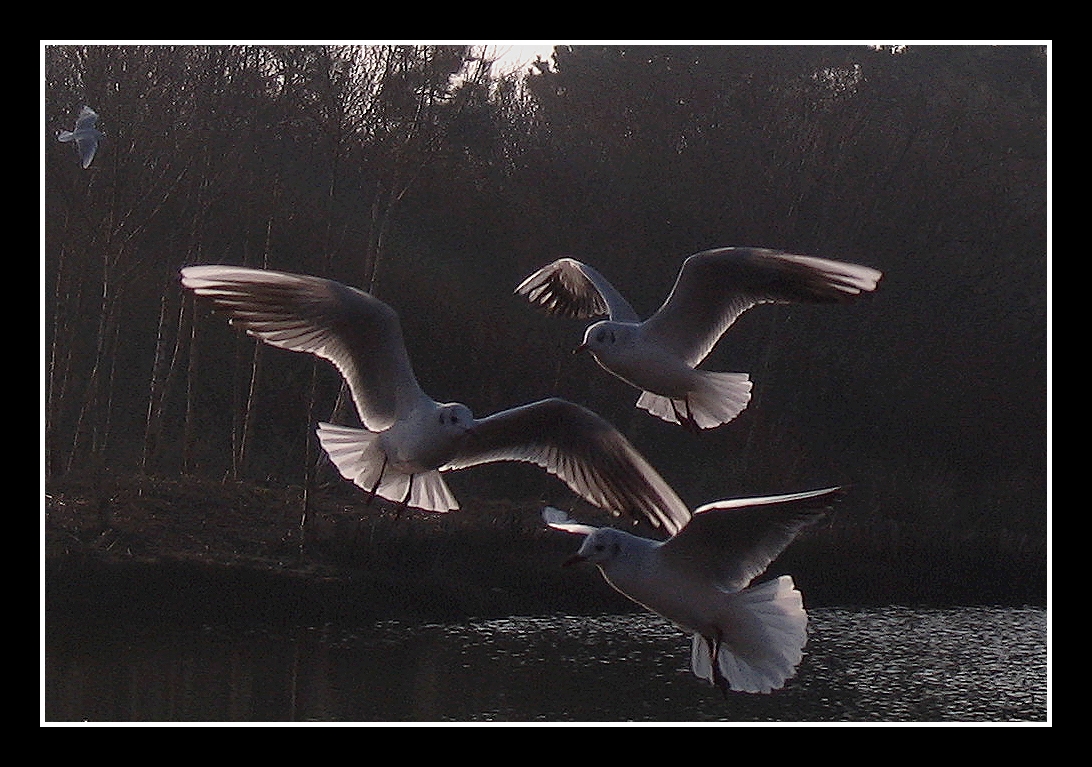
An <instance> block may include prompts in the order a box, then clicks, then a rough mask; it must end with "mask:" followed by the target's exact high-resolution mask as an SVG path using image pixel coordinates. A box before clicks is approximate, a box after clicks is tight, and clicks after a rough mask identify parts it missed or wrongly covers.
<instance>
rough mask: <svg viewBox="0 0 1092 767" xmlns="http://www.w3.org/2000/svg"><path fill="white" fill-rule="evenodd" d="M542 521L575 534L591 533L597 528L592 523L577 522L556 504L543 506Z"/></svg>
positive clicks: (554, 527) (549, 525) (555, 528)
mask: <svg viewBox="0 0 1092 767" xmlns="http://www.w3.org/2000/svg"><path fill="white" fill-rule="evenodd" d="M542 521H543V522H545V523H546V525H547V526H548V527H552V528H553V529H554V530H563V531H565V532H566V533H574V534H576V535H591V534H592V533H594V532H595V531H596V530H598V529H599V528H598V527H595V526H593V525H584V524H581V523H580V522H577V521H576V520H575V519H573V518H572V517H570V516H569V515H568V514H567V513H565V512H564V511H562V510H561V509H559V508H557V507H556V506H544V507H543V509H542Z"/></svg>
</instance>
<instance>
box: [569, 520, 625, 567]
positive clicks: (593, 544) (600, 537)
mask: <svg viewBox="0 0 1092 767" xmlns="http://www.w3.org/2000/svg"><path fill="white" fill-rule="evenodd" d="M625 535H626V534H625V533H623V532H622V531H620V530H615V529H614V528H613V527H601V528H599V529H598V530H596V531H595V532H594V533H591V534H590V535H589V536H588V537H587V538H585V539H584V543H583V544H582V545H581V546H580V550H579V551H578V552H576V553H575V554H573V555H572V556H571V557H569V558H568V559H566V560H565V562H564V564H566V565H573V564H576V563H577V562H591V563H592V564H594V565H604V564H606V563H608V562H610V561H611V560H612V559H614V558H615V557H617V556H618V554H619V553H620V552H621V551H622V543H623V540H624V536H625Z"/></svg>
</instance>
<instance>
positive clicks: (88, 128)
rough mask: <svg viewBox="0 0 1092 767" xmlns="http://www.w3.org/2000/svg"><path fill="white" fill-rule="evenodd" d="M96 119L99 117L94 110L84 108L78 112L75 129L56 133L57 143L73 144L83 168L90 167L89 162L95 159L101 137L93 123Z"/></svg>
mask: <svg viewBox="0 0 1092 767" xmlns="http://www.w3.org/2000/svg"><path fill="white" fill-rule="evenodd" d="M98 119H99V116H98V115H97V114H96V113H95V110H93V109H91V107H87V106H85V107H83V108H82V109H81V110H80V114H79V116H78V117H77V118H76V127H75V129H73V130H70V131H67V130H63V131H58V133H57V140H58V141H63V142H65V143H70V142H75V144H76V151H78V152H79V154H80V164H81V165H82V166H83V167H84V168H89V167H90V166H91V161H92V160H94V159H95V151H96V150H97V149H98V147H99V139H101V138H102V136H103V133H102V131H100V130H98V129H97V128H95V122H96V121H97V120H98Z"/></svg>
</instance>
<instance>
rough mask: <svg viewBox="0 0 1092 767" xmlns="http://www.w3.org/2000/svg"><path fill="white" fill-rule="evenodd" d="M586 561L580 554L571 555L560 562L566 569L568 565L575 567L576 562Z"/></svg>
mask: <svg viewBox="0 0 1092 767" xmlns="http://www.w3.org/2000/svg"><path fill="white" fill-rule="evenodd" d="M586 560H587V557H585V556H583V555H582V554H573V555H572V556H571V557H569V558H568V559H566V560H565V561H564V562H562V563H561V566H562V567H568V566H569V565H575V564H576V563H578V562H584V561H586Z"/></svg>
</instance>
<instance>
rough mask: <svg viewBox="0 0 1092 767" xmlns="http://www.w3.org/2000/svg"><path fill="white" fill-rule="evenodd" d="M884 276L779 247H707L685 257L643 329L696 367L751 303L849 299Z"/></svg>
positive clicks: (847, 300)
mask: <svg viewBox="0 0 1092 767" xmlns="http://www.w3.org/2000/svg"><path fill="white" fill-rule="evenodd" d="M881 277H882V273H881V272H879V271H877V270H875V269H872V268H870V267H867V266H860V265H857V264H849V263H845V262H841V261H830V260H827V259H823V258H814V257H811V256H797V255H794V254H792V253H785V252H783V251H777V250H766V249H762V248H716V249H714V250H706V251H703V252H701V253H696V254H694V255H693V256H690V257H689V258H687V259H686V261H684V262H683V265H682V268H681V269H680V270H679V274H678V277H677V278H676V280H675V286H674V287H673V288H672V289H671V293H670V294H669V295H668V297H667V299H666V300H665V301H664V303H663V305H662V306H661V307H660V308H659V309H658V310H657V312H656V313H655V314H654V315H652V316H651V317H650V318H649V319H648V320H647V321H646V322H645V323H644V333H645V337H646V338H648V339H650V340H657V341H660V342H662V343H665V344H666V345H668V347H669V348H671V349H673V350H675V351H676V352H677V353H679V354H680V355H681V356H682V357H683V358H684V359H685V360H686V361H687V363H688V364H689V365H691V366H695V365H697V364H698V363H700V362H701V361H702V360H703V359H705V356H706V355H707V354H709V352H710V350H712V348H713V346H714V345H716V343H717V341H718V340H720V337H721V336H722V335H723V334H724V332H725V331H726V330H727V329H728V328H729V327H731V325H732V323H734V322H735V321H736V320H737V319H738V318H739V316H740V315H741V314H743V313H744V312H745V311H747V310H748V309H750V308H751V307H753V306H756V305H758V304H763V303H846V302H849V301H853V300H855V299H857V298H859V297H860V296H862V295H864V294H866V293H870V292H872V291H874V290H875V289H876V287H877V285H878V283H879V281H880V278H881Z"/></svg>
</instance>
